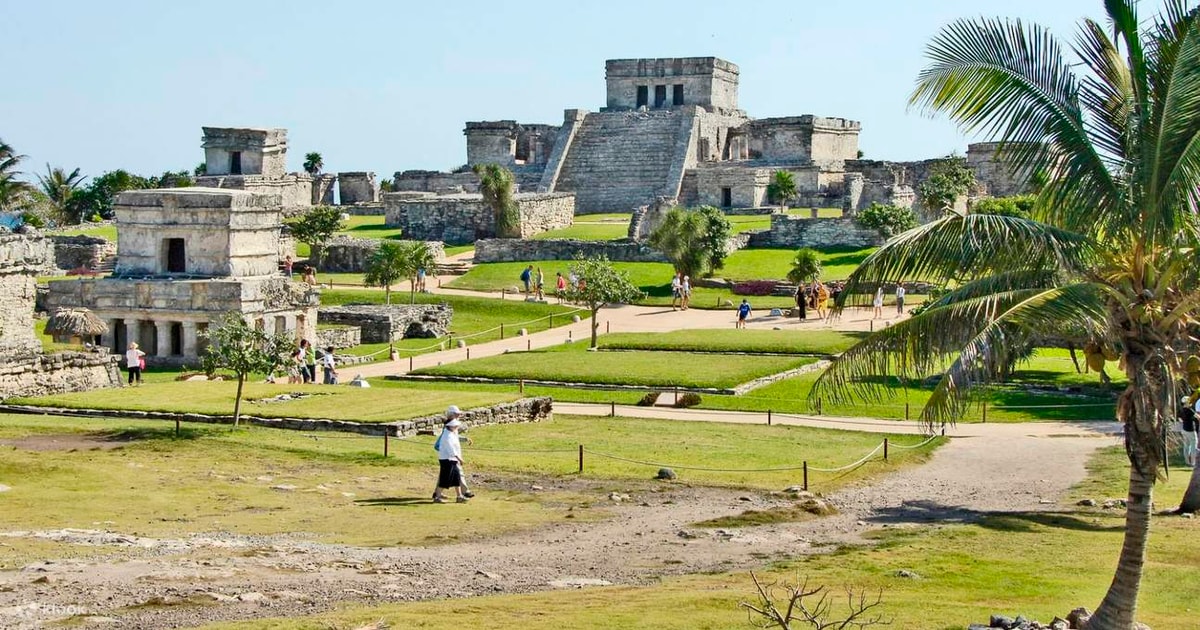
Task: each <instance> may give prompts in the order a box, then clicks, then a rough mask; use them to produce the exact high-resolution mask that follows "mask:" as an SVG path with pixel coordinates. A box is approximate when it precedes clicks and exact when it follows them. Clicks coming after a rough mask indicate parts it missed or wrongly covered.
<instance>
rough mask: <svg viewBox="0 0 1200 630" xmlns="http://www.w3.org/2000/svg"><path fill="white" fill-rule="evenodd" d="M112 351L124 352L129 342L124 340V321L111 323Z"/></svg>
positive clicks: (115, 320) (118, 320) (117, 320)
mask: <svg viewBox="0 0 1200 630" xmlns="http://www.w3.org/2000/svg"><path fill="white" fill-rule="evenodd" d="M112 340H113V345H112V351H113V352H115V353H122V352H125V347H126V346H128V345H129V342H128V341H126V340H125V320H123V319H114V320H113V321H112Z"/></svg>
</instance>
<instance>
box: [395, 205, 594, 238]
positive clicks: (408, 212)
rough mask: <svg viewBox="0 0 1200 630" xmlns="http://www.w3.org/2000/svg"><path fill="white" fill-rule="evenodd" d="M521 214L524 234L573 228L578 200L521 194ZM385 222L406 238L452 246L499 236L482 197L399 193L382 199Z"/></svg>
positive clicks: (529, 234) (518, 206)
mask: <svg viewBox="0 0 1200 630" xmlns="http://www.w3.org/2000/svg"><path fill="white" fill-rule="evenodd" d="M513 198H514V200H515V201H516V203H517V208H518V212H519V213H520V226H521V235H522V236H524V237H529V236H533V235H534V234H539V233H541V232H544V231H547V230H553V229H558V228H563V227H568V226H570V225H571V223H572V221H573V220H574V216H575V197H574V196H573V195H570V194H565V193H518V194H516V195H514V196H513ZM383 199H384V204H385V206H386V207H387V219H386V220H385V223H386V224H387V225H389V226H391V227H399V228H400V229H401V230H402V231H403V233H404V235H405V236H409V237H412V238H415V239H421V240H427V241H444V242H446V243H448V244H450V245H467V244H470V243H473V242H475V241H477V240H479V239H483V238H493V237H495V236H496V224H495V218H494V216H493V214H492V210H491V208H488V207H487V206H486V205H485V204H484V203H483V197H482V196H480V195H465V194H460V195H442V196H436V197H422V198H417V199H413V198H407V197H405V196H401V195H399V194H397V193H387V194H385V195H384V196H383Z"/></svg>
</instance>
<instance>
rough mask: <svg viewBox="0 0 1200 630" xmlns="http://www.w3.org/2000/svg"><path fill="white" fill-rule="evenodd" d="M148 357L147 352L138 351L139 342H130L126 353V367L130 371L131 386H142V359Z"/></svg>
mask: <svg viewBox="0 0 1200 630" xmlns="http://www.w3.org/2000/svg"><path fill="white" fill-rule="evenodd" d="M144 356H146V353H145V352H142V351H141V350H138V345H137V342H135V341H131V342H129V349H128V350H126V351H125V367H126V368H127V369H128V370H129V384H130V385H141V384H142V357H144Z"/></svg>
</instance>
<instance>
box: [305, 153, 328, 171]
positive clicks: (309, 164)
mask: <svg viewBox="0 0 1200 630" xmlns="http://www.w3.org/2000/svg"><path fill="white" fill-rule="evenodd" d="M323 168H325V162H324V161H323V160H322V159H321V154H320V153H317V152H316V151H312V152H310V153H305V154H304V172H305V173H308V174H309V175H317V174H319V173H320V172H321V169H323Z"/></svg>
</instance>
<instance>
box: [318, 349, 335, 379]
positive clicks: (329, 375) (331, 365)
mask: <svg viewBox="0 0 1200 630" xmlns="http://www.w3.org/2000/svg"><path fill="white" fill-rule="evenodd" d="M321 371H322V372H323V373H324V374H322V376H324V377H325V384H326V385H337V384H338V380H337V357H336V356H334V354H333V346H329V347H328V348H325V354H324V355H322V356H321Z"/></svg>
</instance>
